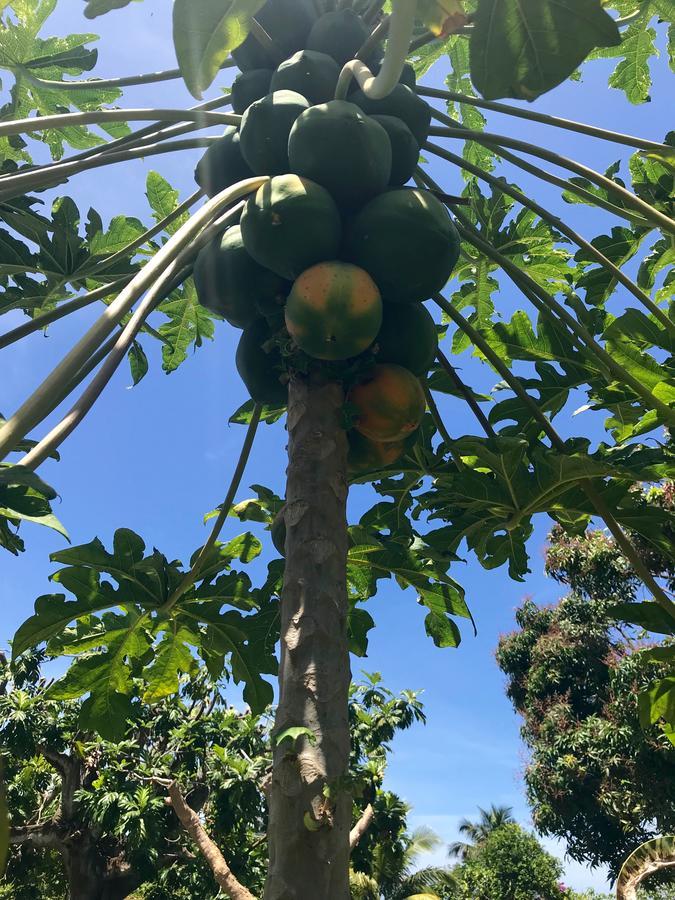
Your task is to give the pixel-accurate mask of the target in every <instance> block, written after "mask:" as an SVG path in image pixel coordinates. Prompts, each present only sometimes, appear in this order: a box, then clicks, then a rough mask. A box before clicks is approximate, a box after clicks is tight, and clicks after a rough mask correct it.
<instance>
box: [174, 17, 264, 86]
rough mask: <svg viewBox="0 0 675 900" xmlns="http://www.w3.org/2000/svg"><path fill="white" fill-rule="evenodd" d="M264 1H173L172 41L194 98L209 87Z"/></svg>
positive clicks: (245, 32)
mask: <svg viewBox="0 0 675 900" xmlns="http://www.w3.org/2000/svg"><path fill="white" fill-rule="evenodd" d="M263 4H264V0H175V2H174V6H173V42H174V47H175V49H176V58H177V59H178V66H179V68H180V70H181V73H182V75H183V79H184V80H185V84H186V85H187V87H188V90H189V91H190V93H191V94H192V96H193V97H196V98H197V99H201V97H202V92H203V91H204V90H206V88H207V87H209V85H211V84H212V82H213V80H214V78H215V77H216V75H217V74H218V70H219V68H220V66H221V65H222V63H223V62H224V61H225V60H226V59H227V57H228V56H229V55H230V53H231V52H232V51H233V50H234V49H235V48H236V47H238V46H239V45H240V44H241V43H242V42H243V41H244V40H245V39H246V37H247V36H248V33H249V30H250V26H251V19H252V18H253V16H255V14H256V13H257V12H258V10H259V9H261V7H262V6H263Z"/></svg>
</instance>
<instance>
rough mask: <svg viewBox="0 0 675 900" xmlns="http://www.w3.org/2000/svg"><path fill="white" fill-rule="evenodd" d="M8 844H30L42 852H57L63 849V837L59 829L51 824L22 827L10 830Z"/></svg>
mask: <svg viewBox="0 0 675 900" xmlns="http://www.w3.org/2000/svg"><path fill="white" fill-rule="evenodd" d="M9 843H10V844H12V845H13V846H18V845H20V844H32V845H33V846H34V847H39V848H40V849H42V850H59V849H61V847H63V835H62V833H61V829H59V828H58V827H57V826H56V825H53V824H51V823H48V824H45V825H23V826H18V827H16V828H11V829H10V831H9Z"/></svg>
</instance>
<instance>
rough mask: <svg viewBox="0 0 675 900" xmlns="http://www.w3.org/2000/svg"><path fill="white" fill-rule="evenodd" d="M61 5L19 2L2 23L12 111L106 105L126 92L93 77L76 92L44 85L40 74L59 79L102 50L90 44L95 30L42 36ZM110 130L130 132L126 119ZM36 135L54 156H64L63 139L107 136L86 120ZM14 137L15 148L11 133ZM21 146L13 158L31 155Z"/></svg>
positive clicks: (85, 141)
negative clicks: (86, 86) (99, 84)
mask: <svg viewBox="0 0 675 900" xmlns="http://www.w3.org/2000/svg"><path fill="white" fill-rule="evenodd" d="M55 6H56V3H55V0H49V2H44V3H27V2H20V3H18V2H15V3H13V4H12V9H13V11H14V13H15V15H14V17H12V18H9V17H8V18H7V20H6V21H3V27H0V69H7V70H9V71H10V72H11V74H12V75H13V77H14V79H15V84H14V87H13V88H12V116H13V117H14V118H17V119H22V118H27V117H28V116H30V115H31V114H32V113H35V114H37V115H40V116H48V115H53V114H56V113H62V112H65V111H66V110H73V109H74V110H81V111H83V112H85V111H89V110H94V109H101V108H103V107H104V106H106V105H108V104H110V103H114V102H115V100H117V99H118V98H119V97H120V96H121V91H119V90H118V89H115V88H114V89H110V88H103V89H102V88H99V87H97V86H96V84H95V83H94V82H92V85H91V89H90V90H80V91H78V92H77V93H75V92H73V91H68V90H67V89H61V88H59V87H55V86H54V85H53V84H49V85H46V86H45V85H42V84H41V83H40V80H37V81H36V80H35V77H37V78H38V79H41V80H46V81H49V82H55V81H56V82H58V81H63V80H64V75H68V76H73V75H81V74H82V73H83V72H89V71H91V69H93V68H94V66H95V64H96V61H97V57H98V53H97V51H96V50H91V49H89V48H88V47H87V45H88V44H90V43H92V41H95V40H96V39H97V35H94V34H71V35H67V36H66V37H47V38H42V37H39V34H40V32H41V30H42V28H43V26H44V25H45V23H46V21H47V19H48V18H49V16H50V15H51V13H52V12H53V10H54V7H55ZM104 130H106V131H108V132H109V133H115V134H116V135H117V136H121V135H122V134H124V133H127V132H128V128H127V127H126V126H125V125H124V124H121V125H115V126H111V127H105V128H104ZM31 139H33V140H41V141H43V142H44V143H46V144H47V145H48V147H49V149H50V151H51V154H52V157H53V158H54V159H60V158H61V156H62V155H63V152H64V145H65V144H69V145H70V146H71V147H74V148H75V149H77V150H84V149H87V148H89V147H94V146H97V145H99V144H102V143H103V142H104V140H103V138H102V137H100V136H99V135H98V134H97V133H96V132H94V131H91V130H90V129H89V128H87V127H85V126H74V125H71V126H67V127H65V128H60V129H48V130H47V131H44V132H41V133H38V132H36V133H34V134H32V135H31ZM8 143H9V147H10V151H11V139H10V142H8ZM26 157H27V154H24V153H22V152H21V150H19V152H18V153H17V152H15V153H14V154H10V157H9V158H19V159H21V158H26Z"/></svg>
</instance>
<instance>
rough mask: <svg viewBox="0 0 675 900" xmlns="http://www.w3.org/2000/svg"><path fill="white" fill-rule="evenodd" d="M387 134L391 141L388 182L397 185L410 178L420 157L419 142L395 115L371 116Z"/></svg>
mask: <svg viewBox="0 0 675 900" xmlns="http://www.w3.org/2000/svg"><path fill="white" fill-rule="evenodd" d="M371 119H374V120H375V121H376V122H377V123H378V124H379V125H381V126H382V127H383V128H384V130H385V131H386V132H387V134H388V135H389V141H390V143H391V176H390V178H389V184H392V185H395V186H396V187H399V186H400V185H402V184H405V183H406V181H409V180H410V179H411V178H412V174H413V172H414V171H415V167H416V166H417V163H418V161H419V158H420V148H419V144H418V143H417V141H416V140H415V138H414V136H413V133H412V131H411V130H410V129H409V128H408V126H407V125H406V124H405V122H404V121H403V120H402V119H398V118H397V117H396V116H371Z"/></svg>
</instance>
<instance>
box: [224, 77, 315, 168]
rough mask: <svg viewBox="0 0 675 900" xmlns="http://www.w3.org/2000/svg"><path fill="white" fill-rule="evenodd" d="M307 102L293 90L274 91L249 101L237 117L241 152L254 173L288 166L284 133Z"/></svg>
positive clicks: (304, 108)
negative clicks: (244, 109) (239, 122)
mask: <svg viewBox="0 0 675 900" xmlns="http://www.w3.org/2000/svg"><path fill="white" fill-rule="evenodd" d="M308 109H309V103H308V102H307V100H306V99H305V98H304V97H303V96H302V95H301V94H298V93H296V92H295V91H275V92H274V93H272V94H267V96H265V97H263V98H262V99H261V100H256V101H255V103H252V104H251V105H250V106H249V108H248V109H247V110H246V112H245V113H244V115H243V118H242V120H241V132H240V145H241V152H242V156H243V157H244V159H245V160H246V162H247V163H248V165H249V166H250V168H251V169H252V171H253V172H254V173H255V174H256V175H283V174H284V173H286V172H288V171H289V167H288V136H289V133H290V131H291V128H292V127H293V124H294V122H295V120H296V119H297V118H298V116H299V115H300V114H301V113H303V112H305V111H306V110H308Z"/></svg>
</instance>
